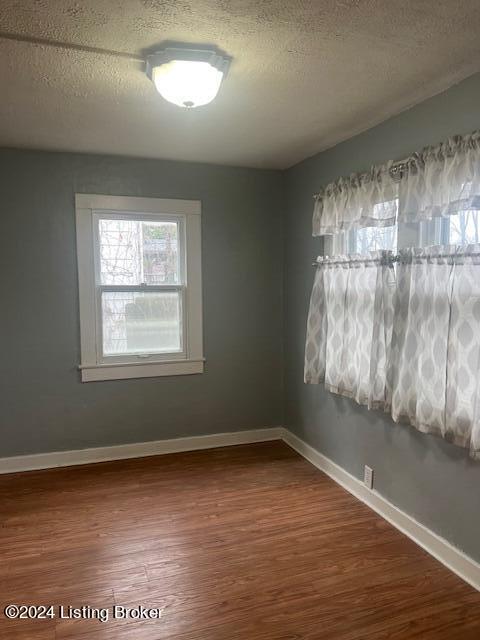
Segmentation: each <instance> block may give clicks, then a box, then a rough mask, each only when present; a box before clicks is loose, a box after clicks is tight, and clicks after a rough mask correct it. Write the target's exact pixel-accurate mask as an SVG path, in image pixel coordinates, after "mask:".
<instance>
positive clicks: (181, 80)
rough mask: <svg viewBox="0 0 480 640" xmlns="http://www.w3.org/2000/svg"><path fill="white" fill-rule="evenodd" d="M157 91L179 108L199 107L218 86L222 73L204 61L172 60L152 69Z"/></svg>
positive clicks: (213, 93) (210, 97) (212, 94)
mask: <svg viewBox="0 0 480 640" xmlns="http://www.w3.org/2000/svg"><path fill="white" fill-rule="evenodd" d="M152 76H153V82H154V83H155V86H156V87H157V91H158V93H159V94H160V95H161V96H162V97H163V98H165V100H168V102H173V104H177V105H178V106H179V107H201V106H202V105H204V104H208V103H209V102H211V101H212V100H213V99H214V98H215V96H216V95H217V93H218V90H219V89H220V84H221V82H222V78H223V73H222V72H221V71H219V70H218V69H215V67H212V66H211V65H210V64H208V62H197V61H192V60H172V62H167V64H162V65H161V66H160V67H155V69H153V73H152Z"/></svg>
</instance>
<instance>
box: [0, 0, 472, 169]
mask: <svg viewBox="0 0 480 640" xmlns="http://www.w3.org/2000/svg"><path fill="white" fill-rule="evenodd" d="M0 32H1V33H0V87H1V88H2V89H1V91H2V92H1V100H0V145H1V146H15V147H29V148H43V149H53V150H73V151H80V152H96V153H113V154H122V155H131V156H142V157H153V158H169V159H177V160H193V161H200V162H209V163H220V164H229V165H240V166H252V167H271V168H286V167H288V166H291V165H292V164H295V163H296V162H298V161H300V160H302V159H303V158H306V157H308V156H311V155H313V154H314V153H316V152H318V151H321V150H323V149H325V148H327V147H331V146H333V145H334V144H336V143H338V142H340V141H342V140H345V139H346V138H349V137H350V136H352V135H354V134H356V133H359V132H360V131H363V130H365V129H368V128H369V127H371V126H373V125H375V124H377V123H379V122H381V121H383V120H385V119H386V118H388V117H390V116H392V115H394V114H396V113H398V112H400V111H401V110H403V109H405V108H407V107H409V106H411V105H412V104H415V103H417V102H419V101H421V100H423V99H425V98H427V97H430V96H431V95H434V94H435V93H438V92H440V91H442V90H444V89H446V88H447V87H449V86H450V85H452V84H454V83H455V82H458V81H459V80H462V79H463V78H465V77H467V76H469V75H471V74H472V73H475V72H476V71H479V70H480V37H479V33H480V2H479V1H478V0H456V1H455V2H453V1H452V0H420V1H419V0H402V2H386V1H385V0H2V11H1V14H0ZM46 41H50V44H46ZM165 41H171V42H184V43H194V44H214V45H216V46H218V47H219V48H220V49H221V50H223V51H224V52H226V53H228V54H229V55H231V56H232V57H233V63H232V66H231V68H230V72H229V74H228V76H227V78H226V80H225V81H224V83H223V85H222V87H221V89H220V93H219V95H218V97H217V99H216V100H215V101H214V102H213V103H211V104H210V105H208V106H206V107H200V108H198V109H193V110H190V111H187V110H184V109H179V108H178V107H175V106H174V105H171V104H168V103H166V102H164V101H163V100H162V98H161V97H160V96H159V95H158V94H157V93H156V91H155V88H154V86H153V85H152V83H151V82H150V81H149V80H148V79H147V77H146V76H145V75H144V73H143V64H142V62H141V59H142V57H143V56H144V55H145V53H146V52H148V51H153V50H154V49H155V47H157V46H158V45H159V44H161V43H163V42H165ZM52 42H53V43H57V44H56V45H55V46H52V44H51V43H52ZM59 43H61V44H59ZM97 49H101V50H108V51H109V52H110V53H108V52H105V51H98V50H97ZM122 54H123V55H122Z"/></svg>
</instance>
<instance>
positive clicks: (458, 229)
mask: <svg viewBox="0 0 480 640" xmlns="http://www.w3.org/2000/svg"><path fill="white" fill-rule="evenodd" d="M479 214H480V211H461V212H460V213H457V214H455V215H453V216H449V217H448V218H442V221H441V227H442V228H441V234H442V238H444V242H443V244H460V245H463V244H475V243H478V242H480V217H479Z"/></svg>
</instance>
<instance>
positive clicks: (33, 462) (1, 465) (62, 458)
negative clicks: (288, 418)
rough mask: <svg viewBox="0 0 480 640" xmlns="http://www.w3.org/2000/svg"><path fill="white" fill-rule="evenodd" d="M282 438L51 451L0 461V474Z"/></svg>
mask: <svg viewBox="0 0 480 640" xmlns="http://www.w3.org/2000/svg"><path fill="white" fill-rule="evenodd" d="M282 434H283V429H282V428H281V427H270V428H267V429H250V430H248V431H233V432H231V433H214V434H211V435H206V436H192V437H188V438H172V439H171V440H154V441H152V442H136V443H132V444H118V445H113V446H111V447H95V448H93V449H76V450H74V451H53V452H52V453H36V454H32V455H26V456H12V457H10V458H0V474H2V473H16V472H18V471H33V470H35V469H51V468H53V467H70V466H73V465H78V464H90V463H92V462H106V461H108V460H123V459H125V458H143V457H146V456H158V455H162V454H165V453H178V452H180V451H195V450H197V449H213V448H215V447H229V446H232V445H235V444H250V443H252V442H265V441H268V440H280V439H281V437H282Z"/></svg>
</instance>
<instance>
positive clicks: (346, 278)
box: [305, 251, 394, 408]
mask: <svg viewBox="0 0 480 640" xmlns="http://www.w3.org/2000/svg"><path fill="white" fill-rule="evenodd" d="M389 256H390V253H389V252H387V251H382V252H372V254H371V256H370V258H369V259H365V257H361V256H342V257H336V258H335V259H330V260H329V259H319V260H320V262H319V266H318V267H317V272H316V275H315V282H314V285H313V290H312V295H311V300H310V310H309V316H308V326H307V339H306V349H305V382H307V383H311V384H318V383H320V382H324V383H325V387H326V388H327V389H328V390H329V391H332V392H334V393H339V394H341V395H344V396H347V397H350V398H353V399H355V400H356V401H357V402H358V403H360V404H365V405H367V406H368V407H369V408H384V407H385V405H386V403H387V398H386V388H387V387H386V365H387V360H388V349H389V345H390V336H391V331H392V310H393V307H392V304H393V301H392V294H393V285H394V274H393V269H392V266H391V264H392V263H391V260H390V259H389Z"/></svg>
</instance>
